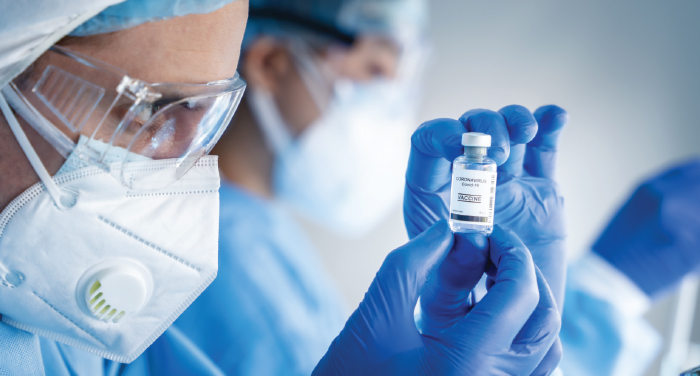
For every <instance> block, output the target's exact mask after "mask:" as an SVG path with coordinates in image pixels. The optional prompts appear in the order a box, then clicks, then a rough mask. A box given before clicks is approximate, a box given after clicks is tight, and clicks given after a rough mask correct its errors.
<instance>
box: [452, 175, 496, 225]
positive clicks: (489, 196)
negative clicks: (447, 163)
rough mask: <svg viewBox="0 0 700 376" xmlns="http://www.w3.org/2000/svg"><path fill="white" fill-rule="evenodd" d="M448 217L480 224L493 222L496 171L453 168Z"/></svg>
mask: <svg viewBox="0 0 700 376" xmlns="http://www.w3.org/2000/svg"><path fill="white" fill-rule="evenodd" d="M451 197H452V200H451V201H450V219H452V220H453V221H461V222H468V223H474V224H480V225H492V224H493V208H494V205H495V202H494V201H495V199H496V172H492V171H477V170H467V169H454V170H453V172H452V196H451Z"/></svg>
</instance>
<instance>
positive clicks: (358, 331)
mask: <svg viewBox="0 0 700 376" xmlns="http://www.w3.org/2000/svg"><path fill="white" fill-rule="evenodd" d="M453 242H454V240H453V234H452V231H451V230H450V228H449V226H448V225H447V222H446V221H444V220H441V221H438V222H436V223H435V224H434V225H433V226H431V227H430V228H428V229H427V230H425V231H424V232H423V233H422V234H420V235H418V236H417V237H415V238H414V239H412V240H411V241H409V242H408V243H406V244H405V245H403V246H402V247H400V248H397V249H396V250H394V251H393V252H391V253H390V254H389V255H388V256H387V257H386V259H385V260H384V263H383V264H382V266H381V268H380V269H379V272H377V276H376V277H375V278H374V281H372V284H371V285H370V287H369V290H368V291H367V293H366V294H365V298H364V299H363V300H362V302H361V303H360V306H359V307H358V308H357V310H356V311H355V312H354V313H353V314H352V316H351V317H350V320H348V323H347V324H346V326H345V329H343V331H342V332H341V333H340V336H339V337H338V339H339V340H340V341H343V342H346V343H345V344H344V345H343V346H344V347H345V348H348V346H350V347H354V348H355V351H356V352H359V353H363V356H364V357H366V358H368V360H369V361H370V362H372V363H381V362H384V361H386V360H387V359H388V358H389V357H390V356H391V354H387V353H386V350H385V349H393V350H394V351H397V352H402V351H408V350H411V349H415V348H418V347H420V346H422V339H421V336H420V333H419V332H418V330H417V329H416V325H415V322H414V320H413V312H414V310H415V307H416V303H417V301H418V296H419V295H420V293H421V291H422V290H423V287H424V286H425V284H426V282H427V281H428V279H429V278H431V277H432V276H433V275H434V274H435V272H436V271H437V269H438V267H439V266H440V264H441V263H442V261H443V260H444V259H445V257H446V256H447V254H448V253H449V251H450V249H451V248H452V244H453ZM337 341H338V340H336V342H337ZM350 343H353V344H352V345H351V344H350Z"/></svg>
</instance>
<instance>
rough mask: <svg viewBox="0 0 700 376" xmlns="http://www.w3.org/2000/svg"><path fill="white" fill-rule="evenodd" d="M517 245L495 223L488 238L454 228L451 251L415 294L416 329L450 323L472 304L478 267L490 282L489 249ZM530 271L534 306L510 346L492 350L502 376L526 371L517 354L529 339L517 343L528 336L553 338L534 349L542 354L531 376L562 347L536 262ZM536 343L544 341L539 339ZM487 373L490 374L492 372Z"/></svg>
mask: <svg viewBox="0 0 700 376" xmlns="http://www.w3.org/2000/svg"><path fill="white" fill-rule="evenodd" d="M489 243H490V249H491V253H490V254H489ZM517 247H521V248H524V245H523V244H522V242H521V241H520V239H519V238H518V236H517V235H516V234H515V233H514V232H512V231H511V230H507V229H503V228H501V227H500V226H498V225H496V226H494V231H493V233H492V234H491V237H490V238H486V237H485V236H484V235H482V234H460V233H455V245H454V247H453V249H452V251H451V252H450V253H449V254H448V255H447V258H446V260H445V261H444V262H443V263H442V264H441V265H440V267H439V269H438V273H437V274H436V276H435V277H434V278H431V279H430V280H429V281H428V283H427V284H426V286H425V288H424V289H423V293H422V294H421V298H420V308H421V310H420V315H419V319H418V321H417V324H418V327H419V329H420V331H421V333H423V334H424V335H429V336H438V335H439V333H440V332H442V331H443V330H445V329H448V328H451V327H452V326H454V325H455V323H457V322H458V321H460V320H462V318H463V317H464V316H466V315H468V314H469V312H471V310H472V309H473V308H474V306H472V304H471V302H470V301H469V299H468V298H469V293H470V292H471V290H472V289H474V286H476V284H477V283H478V282H479V279H480V277H481V275H482V274H483V271H484V270H486V273H487V274H488V275H489V277H490V279H489V281H491V282H493V283H495V282H496V280H497V278H498V272H499V269H498V268H495V267H494V263H495V262H498V260H493V257H494V256H497V254H496V253H495V252H494V250H495V249H505V248H517ZM535 272H536V275H537V285H538V288H539V295H540V302H539V305H538V309H536V310H535V311H534V312H533V314H532V315H531V316H530V318H529V319H528V321H527V323H526V324H525V326H524V327H523V329H522V330H521V331H520V333H519V334H518V336H517V337H516V338H515V340H514V341H513V345H512V346H510V347H507V348H504V351H502V353H500V354H499V355H498V357H499V359H500V365H499V367H498V369H499V370H500V371H501V372H503V373H506V374H508V375H517V374H528V373H525V372H524V370H526V369H532V368H528V367H523V365H522V364H521V361H522V360H521V359H520V358H521V357H522V356H523V352H525V353H528V354H529V353H530V351H532V348H533V347H532V344H531V343H529V344H528V345H527V346H523V345H524V344H525V343H526V342H528V341H523V340H524V339H526V338H528V339H529V340H533V339H534V338H536V337H539V338H545V337H547V336H550V335H551V336H553V337H555V339H556V340H555V342H554V343H553V344H552V345H551V347H550V348H546V347H542V348H538V350H537V351H543V353H544V352H546V356H545V357H544V359H543V360H542V361H541V362H540V363H539V365H538V366H537V368H536V369H535V370H534V371H532V373H530V374H531V375H549V374H550V373H551V372H552V371H553V370H554V369H555V368H556V367H557V365H558V364H559V361H560V360H561V357H562V347H561V343H560V341H559V337H558V335H557V334H558V333H559V330H558V326H557V325H558V324H557V319H558V317H559V313H558V310H557V306H556V303H555V301H554V297H553V296H552V293H551V291H550V290H549V286H548V285H547V282H546V281H545V279H544V277H543V275H542V273H541V272H540V270H539V268H537V266H535ZM493 283H489V285H488V287H489V292H490V291H491V290H490V289H491V287H493V285H494V284H493ZM487 295H488V294H487ZM479 304H481V302H479ZM477 305H478V304H477ZM550 316H551V317H556V319H552V318H551V317H550ZM516 344H517V345H516ZM540 345H542V346H544V344H543V343H540ZM547 350H549V351H547ZM485 374H486V373H485ZM488 374H492V372H491V373H488Z"/></svg>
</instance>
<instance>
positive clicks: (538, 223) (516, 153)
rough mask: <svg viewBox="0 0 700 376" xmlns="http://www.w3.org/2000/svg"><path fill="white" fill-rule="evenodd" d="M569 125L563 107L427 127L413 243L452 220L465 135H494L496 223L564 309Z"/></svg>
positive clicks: (412, 191) (411, 206)
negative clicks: (455, 169)
mask: <svg viewBox="0 0 700 376" xmlns="http://www.w3.org/2000/svg"><path fill="white" fill-rule="evenodd" d="M567 121H568V115H567V113H566V111H564V110H563V109H561V108H559V107H557V106H544V107H540V108H539V109H538V110H537V111H535V113H534V114H532V113H531V112H530V111H529V110H528V109H526V108H525V107H522V106H516V105H513V106H507V107H504V108H502V109H501V110H500V111H498V112H494V111H489V110H472V111H468V112H467V113H465V114H464V115H462V117H460V118H459V120H458V121H457V120H453V119H437V120H432V121H429V122H426V123H424V124H422V125H421V126H420V127H418V129H417V130H416V131H415V132H414V134H413V136H412V137H411V155H410V157H409V162H408V169H407V171H406V190H405V193H404V205H403V208H404V221H405V223H406V229H407V231H408V234H409V236H410V237H414V236H416V235H417V234H419V233H420V232H421V231H423V230H425V229H426V228H428V227H430V226H431V225H432V224H433V223H435V222H436V221H438V220H441V219H447V218H449V205H450V188H451V177H452V161H453V160H454V159H455V158H456V157H458V156H459V155H461V154H462V153H463V146H462V144H461V136H462V133H464V132H483V133H486V134H489V135H491V138H492V147H491V148H489V152H488V153H489V156H490V157H491V158H493V159H494V160H495V161H496V163H497V164H498V165H499V168H498V183H497V187H496V206H495V216H494V223H495V224H499V225H502V226H504V227H507V228H509V229H511V230H513V231H515V233H516V234H518V236H519V237H520V238H521V239H522V241H523V243H525V245H526V246H527V247H528V249H529V250H530V252H531V253H532V257H533V259H534V260H535V264H537V266H538V267H539V268H540V270H541V271H542V274H543V275H544V277H545V278H546V280H547V283H548V284H549V286H550V288H551V289H552V292H553V294H554V297H555V298H556V300H557V303H558V306H559V307H560V309H561V307H562V303H563V299H564V298H563V296H564V284H565V271H566V249H565V239H566V228H565V218H564V199H563V198H562V196H561V194H560V193H559V188H558V185H557V183H556V182H555V181H554V170H555V162H556V152H557V150H556V149H557V142H558V138H559V134H560V132H561V130H562V128H563V127H564V126H565V125H566V122H567Z"/></svg>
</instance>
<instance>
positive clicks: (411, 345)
mask: <svg viewBox="0 0 700 376" xmlns="http://www.w3.org/2000/svg"><path fill="white" fill-rule="evenodd" d="M492 239H495V240H493V241H492V242H491V246H490V247H489V248H488V249H486V250H485V249H484V247H479V246H475V245H473V244H472V243H469V242H461V243H458V244H457V246H459V247H460V248H462V249H461V250H454V251H453V252H459V254H460V255H461V254H479V255H481V258H479V257H475V258H473V259H469V260H466V261H465V262H464V263H463V264H465V263H466V264H467V265H461V267H462V270H463V271H464V272H465V274H464V275H463V276H462V277H463V278H466V279H468V280H473V281H478V279H479V277H480V276H481V275H482V274H483V273H484V271H485V269H484V268H485V267H486V262H485V260H484V257H486V258H488V259H490V260H491V262H492V264H490V265H491V266H492V267H494V270H493V273H492V277H493V280H494V284H493V286H491V288H490V290H489V292H488V293H487V294H486V296H485V297H484V298H483V299H482V300H481V301H480V302H479V303H477V304H476V305H475V306H473V307H470V311H469V312H468V313H466V314H465V313H464V312H457V311H455V310H452V309H450V307H449V302H448V301H445V300H441V299H439V298H437V299H436V298H435V297H436V296H441V295H440V293H441V292H443V291H444V292H447V293H448V295H451V294H452V293H454V291H453V289H451V288H449V287H447V286H444V285H441V284H440V283H437V282H434V281H436V278H439V277H438V274H442V273H447V274H449V270H452V269H451V268H450V267H449V266H445V267H441V265H444V263H448V264H451V263H460V261H459V260H458V259H459V257H457V258H455V257H447V255H448V253H450V250H451V249H452V248H453V245H454V241H453V234H452V232H451V231H450V229H449V227H448V225H447V223H446V222H445V221H439V222H437V223H436V224H435V225H433V226H432V227H431V228H429V229H428V230H426V231H425V232H424V233H422V234H420V235H418V236H417V237H415V238H414V239H413V240H411V241H410V242H409V243H408V244H406V245H405V246H403V247H401V248H399V249H397V250H395V251H393V252H392V253H391V254H389V256H387V258H386V260H385V261H384V264H383V265H382V267H381V269H380V270H379V272H378V273H377V276H376V278H375V279H374V281H373V282H372V285H371V286H370V288H369V291H368V292H367V293H366V294H365V298H364V300H363V301H362V302H361V303H360V306H359V307H358V309H357V310H356V311H355V312H354V313H353V314H352V316H351V317H350V319H349V320H348V322H347V323H346V325H345V328H344V329H343V330H342V332H341V333H340V334H339V335H338V337H337V338H336V339H335V341H333V343H332V345H331V347H330V348H329V350H328V352H327V353H326V355H325V356H324V357H323V359H322V360H321V362H320V363H319V364H318V366H317V367H316V369H315V370H314V375H348V374H349V375H451V374H460V375H500V374H504V375H505V374H508V375H530V374H531V373H533V371H535V370H536V374H543V375H546V374H549V373H550V372H552V371H553V369H554V367H556V365H557V364H558V362H559V357H560V354H561V353H560V352H550V348H552V346H553V344H554V343H555V341H556V338H557V334H558V333H559V327H560V325H561V322H560V318H559V313H558V310H557V306H556V303H555V302H554V298H553V297H552V295H551V293H550V291H549V289H548V287H547V284H546V282H545V280H544V278H542V277H541V276H538V273H537V271H536V268H535V265H534V263H533V261H532V257H531V255H530V253H529V251H528V250H527V248H526V247H525V246H524V245H523V243H522V242H521V241H520V239H518V237H517V236H516V235H515V234H513V233H512V232H508V231H504V230H502V229H500V228H498V227H497V228H496V230H495V231H494V236H493V237H492ZM446 257H447V259H446ZM438 270H439V271H438ZM448 279H449V276H448ZM474 283H476V282H474ZM427 285H432V287H431V288H430V290H429V291H431V292H430V294H431V295H430V296H427V297H426V299H427V300H428V301H429V302H428V304H429V305H430V306H431V307H432V308H433V310H432V311H431V313H432V312H443V313H444V312H446V313H447V315H446V316H444V317H442V318H441V319H440V320H449V321H450V325H449V327H442V328H440V329H437V330H427V331H426V333H424V334H421V333H420V332H418V330H417V328H416V324H415V322H414V316H413V313H414V309H415V307H416V303H417V301H418V297H419V295H420V294H421V292H423V291H425V290H426V289H427V287H426V288H424V286H427ZM470 290H471V287H469V286H467V288H465V289H463V290H462V292H463V293H464V294H463V295H464V296H466V294H467V293H468V292H469V291H470ZM436 294H437V295H436ZM421 299H423V298H421ZM441 307H442V308H445V309H442V308H441ZM430 318H431V319H433V320H435V318H434V317H433V316H430ZM432 327H433V328H435V327H436V326H432ZM557 348H558V347H557ZM548 352H550V353H551V354H552V355H551V356H550V355H548ZM545 355H547V358H548V360H547V361H546V362H543V361H542V360H543V358H545Z"/></svg>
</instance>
